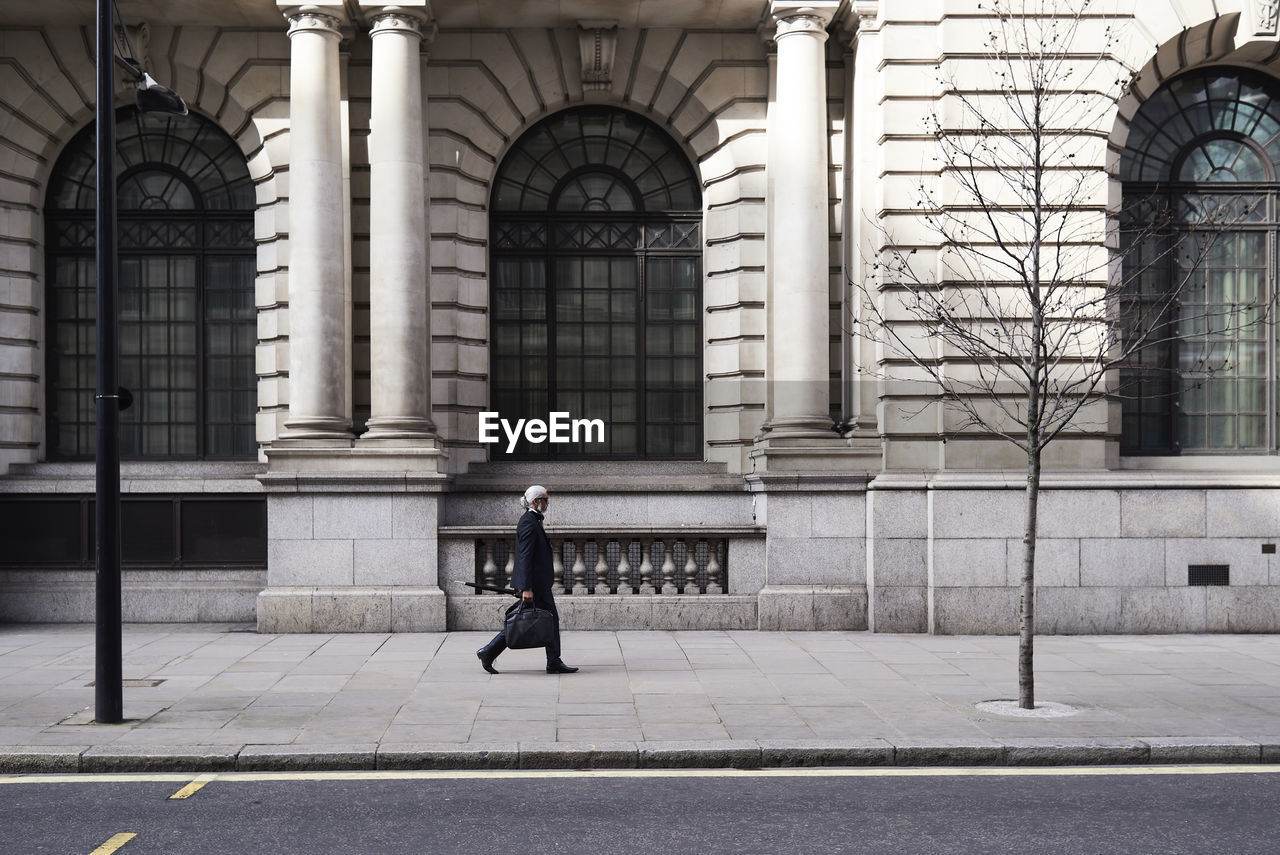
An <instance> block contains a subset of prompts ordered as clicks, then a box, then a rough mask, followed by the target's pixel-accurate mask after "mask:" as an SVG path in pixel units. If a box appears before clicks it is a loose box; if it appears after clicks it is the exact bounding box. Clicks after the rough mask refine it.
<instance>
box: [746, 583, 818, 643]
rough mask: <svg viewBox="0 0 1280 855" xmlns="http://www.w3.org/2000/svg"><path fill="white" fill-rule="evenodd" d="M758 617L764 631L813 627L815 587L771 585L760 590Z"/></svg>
mask: <svg viewBox="0 0 1280 855" xmlns="http://www.w3.org/2000/svg"><path fill="white" fill-rule="evenodd" d="M756 609H757V617H758V619H759V621H760V623H759V626H760V630H761V631H762V632H783V631H788V630H800V631H803V630H810V629H813V625H814V617H813V589H812V588H804V587H800V586H789V585H788V586H774V585H770V586H768V587H766V588H764V589H763V590H761V591H760V596H759V599H758V600H757V605H756Z"/></svg>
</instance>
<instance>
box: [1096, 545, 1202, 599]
mask: <svg viewBox="0 0 1280 855" xmlns="http://www.w3.org/2000/svg"><path fill="white" fill-rule="evenodd" d="M1183 581H1184V582H1185V579H1184V580H1183ZM1080 584H1081V585H1084V586H1086V587H1103V588H1110V587H1124V586H1135V585H1136V586H1158V585H1163V584H1165V545H1164V541H1163V540H1160V539H1158V538H1098V539H1089V540H1082V541H1081V542H1080Z"/></svg>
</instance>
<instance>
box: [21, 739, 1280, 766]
mask: <svg viewBox="0 0 1280 855" xmlns="http://www.w3.org/2000/svg"><path fill="white" fill-rule="evenodd" d="M1275 762H1280V740H1277V739H1274V738H1270V737H1268V738H1266V739H1263V740H1260V741H1258V742H1254V741H1251V740H1247V739H1240V738H1238V737H1143V738H1140V739H1139V738H1079V739H1056V738H1042V739H1011V740H1006V741H997V740H994V739H986V738H982V737H972V738H964V739H954V740H945V739H938V740H901V741H898V742H896V743H895V742H893V741H891V740H888V739H854V740H839V739H807V740H796V741H790V740H785V739H757V740H750V739H746V740H707V741H684V742H675V741H672V742H664V741H654V742H626V741H621V742H610V741H601V742H526V743H516V742H508V743H474V744H469V743H464V742H460V743H386V744H382V745H379V744H377V743H355V744H350V745H296V744H289V745H241V746H220V745H208V746H206V745H185V746H160V745H136V746H112V745H104V746H39V745H33V746H0V774H5V775H24V774H26V775H32V774H60V773H80V772H83V773H91V772H98V773H102V772H175V773H177V772H182V773H189V772H231V771H235V772H283V771H365V770H373V769H386V770H415V769H423V770H432V769H439V770H448V769H454V770H458V769H474V770H486V769H637V768H639V769H726V768H729V769H758V768H800V767H836V766H840V767H849V768H863V767H888V766H899V767H944V766H945V767H962V766H985V767H996V766H1004V767H1013V766H1089V765H1093V766H1101V765H1150V764H1160V763H1189V764H1197V763H1198V764H1214V763H1224V764H1225V763H1229V764H1239V763H1275Z"/></svg>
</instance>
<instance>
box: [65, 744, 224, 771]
mask: <svg viewBox="0 0 1280 855" xmlns="http://www.w3.org/2000/svg"><path fill="white" fill-rule="evenodd" d="M239 751H240V746H238V745H237V746H227V745H176V746H163V745H99V746H95V747H93V748H90V749H89V750H88V751H86V752H84V754H82V755H81V757H80V771H82V772H230V771H232V770H234V769H235V768H236V754H237V753H238V752H239Z"/></svg>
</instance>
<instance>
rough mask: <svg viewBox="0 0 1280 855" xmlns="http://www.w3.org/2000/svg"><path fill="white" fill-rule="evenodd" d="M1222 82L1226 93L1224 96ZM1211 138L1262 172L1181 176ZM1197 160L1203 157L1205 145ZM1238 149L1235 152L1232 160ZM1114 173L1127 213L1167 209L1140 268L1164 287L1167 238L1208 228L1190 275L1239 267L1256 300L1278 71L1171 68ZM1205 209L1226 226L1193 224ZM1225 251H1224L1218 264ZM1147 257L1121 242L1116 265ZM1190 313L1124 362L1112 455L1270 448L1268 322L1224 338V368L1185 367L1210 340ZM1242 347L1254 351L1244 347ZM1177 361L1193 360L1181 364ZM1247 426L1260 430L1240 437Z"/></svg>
mask: <svg viewBox="0 0 1280 855" xmlns="http://www.w3.org/2000/svg"><path fill="white" fill-rule="evenodd" d="M1225 93H1232V94H1231V95H1230V96H1229V97H1223V96H1224V94H1225ZM1206 119H1207V120H1208V122H1207V123H1206V122H1205V121H1204V120H1206ZM1218 140H1230V141H1232V142H1233V143H1235V144H1237V145H1238V146H1240V147H1241V148H1243V149H1245V150H1248V151H1249V152H1250V153H1252V154H1253V155H1254V156H1255V157H1257V160H1258V163H1259V164H1260V165H1261V167H1262V173H1263V175H1262V177H1261V179H1260V180H1244V181H1242V180H1238V178H1237V176H1236V175H1235V174H1234V173H1232V175H1231V179H1235V180H1214V179H1213V178H1212V177H1204V176H1201V177H1200V178H1199V179H1197V180H1187V179H1186V178H1184V177H1183V175H1184V172H1183V170H1184V169H1185V167H1186V166H1187V164H1188V161H1189V160H1190V159H1191V158H1192V157H1194V156H1196V154H1197V153H1203V152H1205V151H1206V147H1207V145H1208V144H1210V143H1212V142H1214V141H1218ZM1203 159H1204V160H1205V161H1206V162H1209V163H1210V165H1212V163H1211V162H1210V161H1209V159H1208V157H1207V156H1206V157H1204V158H1203ZM1238 160H1239V155H1238V154H1237V155H1236V157H1235V159H1234V160H1233V162H1232V163H1233V164H1234V163H1237V162H1238ZM1218 168H1220V167H1216V168H1215V169H1214V170H1213V171H1211V172H1210V173H1209V176H1212V175H1213V173H1214V172H1216V171H1217V170H1218ZM1120 173H1121V180H1122V183H1123V184H1122V186H1123V196H1124V205H1123V207H1124V209H1125V211H1126V216H1131V215H1132V214H1131V212H1133V211H1137V210H1142V211H1148V212H1150V211H1163V212H1165V213H1166V215H1167V216H1168V219H1169V221H1170V225H1169V228H1168V229H1167V232H1166V234H1164V236H1163V237H1162V238H1161V240H1162V241H1165V243H1164V244H1163V246H1164V249H1157V250H1156V251H1155V252H1156V253H1157V254H1159V253H1163V256H1159V257H1158V261H1157V262H1156V263H1155V264H1154V265H1152V267H1151V268H1150V269H1151V270H1152V271H1154V273H1155V275H1158V276H1163V277H1166V278H1165V280H1164V281H1165V282H1166V286H1165V287H1166V288H1168V287H1172V285H1171V284H1169V283H1174V282H1180V281H1184V280H1186V279H1187V277H1188V274H1187V272H1186V270H1183V269H1181V268H1179V267H1178V256H1179V253H1178V252H1176V251H1171V250H1170V247H1173V246H1177V245H1178V242H1180V241H1184V240H1187V239H1188V238H1191V239H1197V238H1198V236H1204V235H1206V234H1208V233H1209V232H1213V233H1214V237H1213V240H1214V241H1215V243H1214V249H1212V250H1211V252H1210V255H1209V257H1207V258H1206V259H1205V260H1204V261H1203V263H1202V265H1201V268H1203V269H1201V268H1196V272H1195V273H1194V274H1193V276H1195V277H1200V276H1204V277H1210V276H1213V275H1214V274H1215V273H1219V272H1221V273H1223V274H1224V275H1225V274H1227V273H1230V274H1231V275H1232V277H1233V287H1236V286H1235V285H1234V278H1235V277H1240V279H1241V281H1244V279H1243V277H1244V275H1245V274H1256V275H1257V276H1258V277H1259V278H1260V281H1261V294H1260V298H1259V299H1260V300H1261V301H1262V303H1264V304H1266V303H1271V302H1273V301H1274V294H1275V289H1276V287H1277V281H1276V280H1277V245H1278V235H1280V178H1278V176H1280V81H1277V80H1275V79H1272V78H1270V77H1268V76H1266V75H1263V74H1261V73H1259V72H1256V71H1252V70H1249V69H1243V68H1236V67H1222V66H1219V67H1212V68H1205V69H1197V70H1195V71H1192V72H1189V73H1187V74H1184V75H1180V76H1179V77H1177V78H1174V79H1173V80H1171V81H1169V82H1168V83H1166V84H1165V85H1164V86H1162V87H1161V89H1159V90H1157V92H1156V93H1154V94H1153V95H1152V97H1151V98H1149V99H1148V100H1147V101H1146V102H1145V103H1144V104H1143V106H1142V107H1141V108H1140V109H1139V111H1138V113H1137V115H1135V116H1134V118H1133V120H1132V121H1131V129H1130V137H1129V140H1128V142H1127V145H1126V148H1125V150H1124V152H1123V154H1122V158H1121V170H1120ZM1209 209H1216V210H1217V211H1229V212H1235V213H1228V214H1227V215H1226V216H1225V217H1224V218H1222V219H1220V220H1219V222H1220V223H1225V225H1217V226H1213V225H1208V226H1202V225H1199V224H1198V223H1197V220H1198V219H1200V216H1201V214H1202V213H1203V212H1204V211H1206V210H1209ZM1213 219H1214V218H1212V217H1210V218H1207V220H1208V221H1209V222H1212V221H1213ZM1215 253H1216V254H1217V255H1215ZM1228 255H1229V256H1230V258H1231V259H1233V260H1232V261H1231V262H1230V263H1229V264H1228V263H1227V262H1226V261H1225V259H1226V258H1227V256H1228ZM1150 258H1151V253H1149V252H1148V251H1147V250H1146V249H1138V250H1137V251H1136V252H1135V251H1134V248H1132V247H1129V248H1127V249H1126V254H1125V263H1126V264H1139V265H1141V264H1147V263H1149V259H1150ZM1220 259H1221V260H1220ZM1242 262H1252V263H1242ZM1145 272H1146V271H1144V274H1145ZM1143 287H1146V286H1143ZM1166 293H1167V292H1166ZM1202 293H1203V292H1202ZM1179 299H1180V300H1181V297H1180V298H1179ZM1206 299H1212V298H1210V297H1206ZM1177 305H1181V303H1179V304H1177ZM1246 305H1248V304H1246ZM1201 314H1202V317H1203V318H1206V319H1207V318H1208V317H1209V316H1210V314H1211V311H1210V309H1209V308H1208V307H1206V308H1205V309H1204V310H1203V312H1202V313H1201ZM1194 315H1195V308H1194V307H1193V308H1192V310H1191V311H1190V312H1189V313H1187V314H1186V315H1181V316H1180V317H1182V318H1184V319H1187V320H1184V321H1182V322H1180V321H1179V318H1175V317H1169V318H1168V319H1166V321H1165V324H1166V327H1165V333H1167V338H1168V341H1167V342H1166V343H1163V344H1159V345H1155V346H1152V347H1149V348H1146V349H1144V352H1143V354H1142V355H1141V356H1140V358H1139V361H1138V364H1137V366H1136V367H1134V368H1131V369H1129V370H1127V371H1126V372H1123V374H1122V384H1121V385H1122V389H1123V390H1124V394H1123V396H1122V400H1123V404H1122V406H1123V428H1122V437H1121V454H1124V455H1133V456H1169V455H1182V454H1196V455H1213V454H1275V453H1276V451H1277V434H1278V433H1280V427H1278V426H1280V418H1278V416H1277V403H1278V402H1277V380H1278V378H1277V373H1278V372H1277V366H1276V361H1277V343H1276V328H1275V324H1274V322H1266V323H1262V324H1255V325H1247V326H1241V327H1240V328H1239V329H1238V330H1237V331H1236V332H1237V338H1236V339H1234V340H1232V341H1231V342H1230V343H1228V345H1227V346H1228V347H1232V348H1234V351H1233V352H1234V353H1236V354H1237V358H1236V359H1235V360H1234V362H1232V361H1229V362H1228V363H1227V364H1228V365H1234V367H1233V368H1231V370H1230V371H1226V370H1224V371H1222V372H1220V373H1216V374H1215V373H1214V372H1211V371H1205V370H1196V369H1195V368H1194V366H1195V365H1197V364H1199V362H1198V360H1197V359H1196V354H1197V353H1198V352H1199V351H1201V350H1203V349H1204V348H1205V347H1206V346H1213V345H1215V344H1217V343H1218V342H1217V341H1216V340H1212V341H1211V340H1210V338H1197V337H1196V336H1197V332H1196V326H1195V325H1196V323H1197V322H1198V319H1196V318H1195V317H1194ZM1184 325H1185V326H1186V327H1188V328H1189V329H1184V328H1183V327H1184ZM1242 353H1250V354H1253V355H1251V356H1249V357H1247V358H1244V357H1240V356H1239V354H1242ZM1258 353H1261V357H1260V358H1259V357H1258V356H1257V354H1258ZM1188 365H1191V366H1193V368H1191V369H1187V370H1184V369H1185V368H1186V366H1188ZM1258 365H1260V366H1261V367H1260V368H1258V367H1256V366H1258ZM1249 369H1253V370H1252V371H1250V370H1249ZM1247 384H1252V386H1248V385H1247ZM1219 389H1223V390H1229V393H1228V392H1227V391H1223V392H1220V391H1219ZM1228 399H1229V401H1228ZM1260 399H1261V400H1260ZM1263 425H1265V426H1263ZM1228 434H1229V435H1230V436H1231V437H1232V439H1231V440H1230V441H1227V440H1226V436H1227V435H1228ZM1246 435H1248V436H1261V440H1260V441H1257V442H1248V441H1245V440H1244V437H1245V436H1246Z"/></svg>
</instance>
